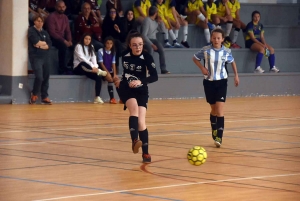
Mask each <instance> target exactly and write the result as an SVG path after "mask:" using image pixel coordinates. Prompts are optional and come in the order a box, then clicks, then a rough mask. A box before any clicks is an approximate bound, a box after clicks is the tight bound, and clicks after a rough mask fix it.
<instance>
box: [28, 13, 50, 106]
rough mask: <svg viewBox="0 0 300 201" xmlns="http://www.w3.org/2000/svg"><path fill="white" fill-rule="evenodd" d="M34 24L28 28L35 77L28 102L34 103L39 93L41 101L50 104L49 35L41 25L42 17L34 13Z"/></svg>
mask: <svg viewBox="0 0 300 201" xmlns="http://www.w3.org/2000/svg"><path fill="white" fill-rule="evenodd" d="M33 22H34V26H32V27H30V28H29V30H28V52H29V60H30V64H31V67H32V69H33V72H34V75H35V78H34V84H33V89H32V91H31V95H30V100H29V103H30V104H35V103H36V101H37V100H38V94H39V93H41V99H42V100H41V102H42V103H45V104H50V105H51V101H50V99H49V98H48V88H49V76H50V73H49V72H50V67H49V48H50V47H51V40H50V36H49V34H48V33H47V31H45V30H44V29H43V28H42V27H43V24H44V18H43V17H42V16H41V15H36V16H35V17H34V18H33Z"/></svg>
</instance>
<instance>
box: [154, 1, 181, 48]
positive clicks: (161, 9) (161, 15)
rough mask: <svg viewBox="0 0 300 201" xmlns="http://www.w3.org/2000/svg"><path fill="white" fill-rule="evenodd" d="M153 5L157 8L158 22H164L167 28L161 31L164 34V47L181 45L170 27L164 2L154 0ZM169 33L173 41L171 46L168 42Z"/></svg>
mask: <svg viewBox="0 0 300 201" xmlns="http://www.w3.org/2000/svg"><path fill="white" fill-rule="evenodd" d="M154 6H156V7H157V10H158V21H159V23H164V25H165V27H166V29H167V30H166V32H163V33H162V34H163V36H164V42H165V47H166V48H169V47H176V48H181V47H182V46H181V45H180V44H179V43H178V42H177V39H176V37H175V34H174V32H173V29H172V25H171V22H170V19H169V17H168V16H167V7H166V5H165V4H163V0H155V3H154ZM169 34H170V37H171V39H172V41H173V46H172V45H171V44H170V43H169Z"/></svg>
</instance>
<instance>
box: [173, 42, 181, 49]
mask: <svg viewBox="0 0 300 201" xmlns="http://www.w3.org/2000/svg"><path fill="white" fill-rule="evenodd" d="M173 47H175V48H182V46H181V45H180V44H179V43H177V42H176V43H174V44H173Z"/></svg>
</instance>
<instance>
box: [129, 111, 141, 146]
mask: <svg viewBox="0 0 300 201" xmlns="http://www.w3.org/2000/svg"><path fill="white" fill-rule="evenodd" d="M129 131H130V136H131V140H132V142H134V141H135V140H137V139H138V137H139V136H138V135H139V132H138V117H136V116H130V117H129Z"/></svg>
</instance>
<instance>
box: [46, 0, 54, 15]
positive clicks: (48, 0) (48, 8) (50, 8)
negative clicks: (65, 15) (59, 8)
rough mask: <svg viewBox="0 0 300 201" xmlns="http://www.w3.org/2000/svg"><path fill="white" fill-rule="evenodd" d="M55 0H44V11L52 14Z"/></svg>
mask: <svg viewBox="0 0 300 201" xmlns="http://www.w3.org/2000/svg"><path fill="white" fill-rule="evenodd" d="M55 5H56V0H46V6H45V7H46V11H47V12H49V13H52V12H54V11H55Z"/></svg>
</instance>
